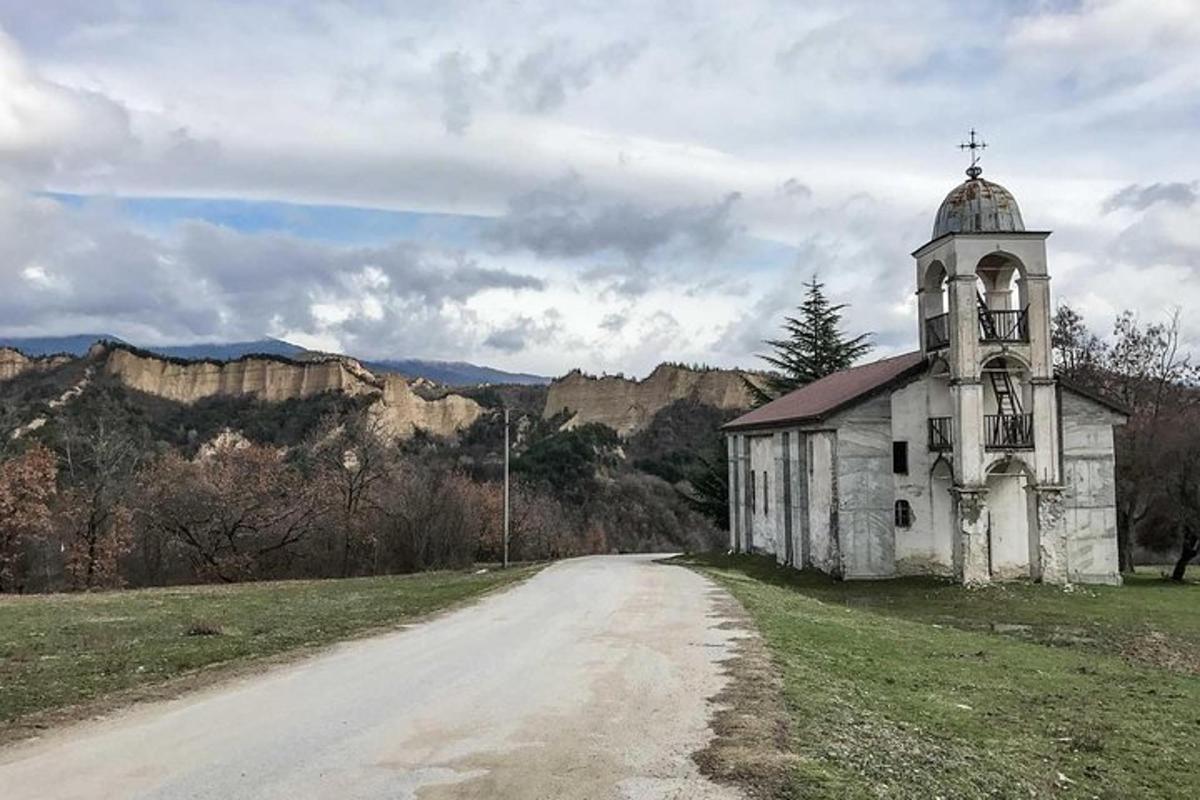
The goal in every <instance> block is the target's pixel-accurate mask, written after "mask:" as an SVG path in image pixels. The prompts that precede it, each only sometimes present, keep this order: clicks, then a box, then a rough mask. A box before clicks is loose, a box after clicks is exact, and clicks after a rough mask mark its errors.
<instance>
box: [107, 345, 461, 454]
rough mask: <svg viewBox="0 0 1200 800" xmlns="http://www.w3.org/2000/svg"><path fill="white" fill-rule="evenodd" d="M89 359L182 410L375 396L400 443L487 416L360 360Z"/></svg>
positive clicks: (128, 355)
mask: <svg viewBox="0 0 1200 800" xmlns="http://www.w3.org/2000/svg"><path fill="white" fill-rule="evenodd" d="M89 358H91V359H92V360H94V361H96V362H98V363H102V364H103V367H102V369H103V372H104V374H106V375H109V376H112V377H115V378H116V379H118V380H120V381H121V382H122V383H124V384H125V385H126V386H128V387H129V388H131V389H136V390H137V391H140V392H144V393H146V394H149V395H154V396H156V397H162V398H165V399H167V400H173V401H175V402H177V403H186V404H191V403H195V402H196V401H198V400H202V399H204V398H206V397H215V396H234V395H245V394H249V395H253V396H254V397H257V398H258V399H260V400H265V401H268V402H280V401H283V400H291V399H294V398H300V397H309V396H311V395H315V394H319V393H321V392H329V391H335V392H342V393H345V394H349V395H376V396H377V398H378V399H377V400H375V402H374V403H372V404H371V406H370V411H371V414H372V415H374V416H375V417H376V419H377V420H379V422H380V424H381V425H382V427H383V428H384V430H386V431H388V432H389V433H391V434H392V435H395V436H401V437H406V436H411V435H412V434H413V433H414V432H415V431H416V430H417V429H418V428H420V429H421V430H424V431H426V432H428V433H431V434H433V435H435V436H451V435H453V434H455V433H457V432H458V431H460V430H462V429H463V428H465V427H467V426H469V425H470V424H471V423H473V422H474V421H475V420H476V419H478V418H479V416H480V414H482V413H483V408H482V406H480V405H479V404H478V403H476V402H475V401H474V400H471V399H469V398H466V397H463V396H461V395H456V394H449V395H446V396H444V397H440V398H438V399H435V400H426V399H424V398H422V397H420V396H418V395H417V394H416V393H415V392H413V390H412V388H411V387H410V386H409V385H408V382H407V381H406V380H405V379H404V378H402V377H400V376H399V375H387V376H385V377H380V376H377V375H375V374H374V373H372V372H371V371H370V370H368V369H366V368H365V367H364V366H363V365H362V364H360V363H358V362H357V361H355V360H354V359H352V358H346V357H341V356H328V357H325V358H321V359H313V360H304V361H295V360H292V359H288V358H282V357H278V356H245V357H243V358H239V359H236V360H234V361H187V360H183V359H171V358H163V357H160V356H155V355H153V354H150V353H145V352H141V351H137V350H133V349H131V348H126V347H120V346H112V345H103V344H100V345H96V346H95V347H93V348H92V351H91V353H89Z"/></svg>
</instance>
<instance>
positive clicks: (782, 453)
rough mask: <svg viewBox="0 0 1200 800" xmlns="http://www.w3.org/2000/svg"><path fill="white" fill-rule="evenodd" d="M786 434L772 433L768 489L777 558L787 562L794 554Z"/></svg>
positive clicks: (780, 561)
mask: <svg viewBox="0 0 1200 800" xmlns="http://www.w3.org/2000/svg"><path fill="white" fill-rule="evenodd" d="M784 442H785V434H784V433H783V432H782V431H776V432H775V433H773V434H772V435H771V463H772V465H773V466H774V469H773V470H772V472H771V483H770V485H769V486H768V487H767V490H768V491H769V492H770V493H771V523H772V526H771V527H773V528H774V529H775V560H776V561H777V562H779V563H780V564H787V563H788V561H789V559H790V558H791V554H792V543H791V541H790V540H789V538H788V528H789V527H790V525H789V523H788V520H787V516H788V513H789V509H788V507H787V505H788V504H787V503H785V502H784V499H785V497H786V496H787V494H788V488H787V483H786V479H787V477H788V473H789V472H790V470H789V468H788V467H787V466H785V465H784V462H786V461H787V450H786V449H784Z"/></svg>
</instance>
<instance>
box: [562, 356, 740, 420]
mask: <svg viewBox="0 0 1200 800" xmlns="http://www.w3.org/2000/svg"><path fill="white" fill-rule="evenodd" d="M743 376H745V377H748V378H750V379H751V380H753V379H754V376H753V375H750V374H747V373H744V372H739V371H737V370H723V369H711V370H695V369H688V368H687V367H680V366H675V365H672V364H660V365H659V366H658V367H656V368H655V370H654V371H653V372H651V373H650V375H648V376H647V377H646V378H644V379H642V380H640V381H638V380H630V379H629V378H622V377H614V376H607V375H606V376H604V377H599V378H596V377H592V376H589V375H584V374H583V373H582V372H580V371H579V370H573V371H572V372H570V373H568V374H567V375H566V376H564V377H562V378H559V379H557V380H555V381H554V383H552V384H550V391H549V393H548V394H547V396H546V409H545V412H544V414H543V416H545V417H546V418H547V419H549V418H550V417H553V416H554V415H556V414H559V413H562V412H563V411H568V412H570V413H571V414H572V417H571V419H570V420H569V421H568V423H567V424H568V425H569V426H574V425H582V424H585V423H588V422H599V423H602V424H604V425H607V426H608V427H610V428H612V429H613V430H615V431H616V432H617V433H619V434H621V435H622V436H627V435H629V434H631V433H634V432H635V431H637V430H639V429H640V428H642V427H643V426H644V425H646V424H647V423H649V422H650V420H651V419H652V418H653V417H654V415H655V414H657V413H658V412H659V411H660V410H662V409H663V408H665V407H667V406H668V405H670V404H671V403H673V402H675V401H676V400H685V399H691V400H696V401H698V402H701V403H705V404H707V405H711V406H714V407H716V408H721V409H743V408H749V407H750V402H751V398H750V393H749V392H748V391H747V390H746V386H745V383H744V382H743V380H742V379H743Z"/></svg>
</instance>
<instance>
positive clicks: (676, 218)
mask: <svg viewBox="0 0 1200 800" xmlns="http://www.w3.org/2000/svg"><path fill="white" fill-rule="evenodd" d="M739 197H740V195H739V194H738V193H737V192H730V193H729V194H727V195H725V197H723V198H722V199H720V200H718V201H716V202H714V203H710V204H708V205H695V206H677V207H673V208H666V209H653V208H651V207H648V206H642V205H639V204H636V203H633V202H630V201H621V202H605V201H602V200H599V199H595V198H592V197H590V196H589V194H588V191H587V189H586V187H585V186H584V184H583V181H582V179H581V178H580V177H579V176H578V175H569V176H567V177H565V178H563V179H561V180H558V181H556V182H554V183H552V184H550V185H548V186H546V187H543V188H541V189H537V190H535V191H532V192H528V193H525V194H521V195H518V196H517V197H514V198H513V199H512V200H510V201H509V204H508V212H507V213H506V214H505V215H504V216H502V217H500V218H499V219H498V220H496V221H495V223H494V224H493V225H492V226H491V228H490V230H489V231H488V232H487V238H488V240H489V241H490V242H492V243H493V244H495V245H497V246H498V247H500V248H501V249H508V250H515V249H523V250H528V251H530V252H532V253H534V254H536V255H538V256H541V257H544V258H578V257H581V256H599V255H602V254H605V253H618V254H620V255H623V256H624V257H625V259H626V261H627V262H628V263H630V264H640V263H641V262H642V261H644V260H645V259H646V258H647V257H648V256H650V255H652V254H654V253H656V252H659V251H661V250H664V249H666V248H668V247H674V248H679V249H681V250H685V251H688V252H689V253H691V254H692V255H695V256H700V257H704V258H711V257H712V256H714V255H715V254H717V253H718V252H719V251H720V250H721V249H722V248H723V247H724V246H725V245H726V243H727V242H728V241H729V239H730V238H731V237H732V236H733V235H734V234H735V233H736V232H737V231H738V227H737V225H736V224H735V223H734V221H733V219H732V211H733V208H734V206H735V205H736V203H737V201H738V199H739Z"/></svg>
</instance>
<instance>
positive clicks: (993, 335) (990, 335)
mask: <svg viewBox="0 0 1200 800" xmlns="http://www.w3.org/2000/svg"><path fill="white" fill-rule="evenodd" d="M975 299H976V300H977V301H978V302H979V324H980V326H981V327H982V328H983V338H985V339H999V338H1000V336H999V335H998V333H997V331H996V321H995V320H993V319H992V314H991V311H992V310H991V309H990V308H988V304H987V301H986V300H984V299H983V295H981V294H980V293H979V292H975Z"/></svg>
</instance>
